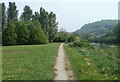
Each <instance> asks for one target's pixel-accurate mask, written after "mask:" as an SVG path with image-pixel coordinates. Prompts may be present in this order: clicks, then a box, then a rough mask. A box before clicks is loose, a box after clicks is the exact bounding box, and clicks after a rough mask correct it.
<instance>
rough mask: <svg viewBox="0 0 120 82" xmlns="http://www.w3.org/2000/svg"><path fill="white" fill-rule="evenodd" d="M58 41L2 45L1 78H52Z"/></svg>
mask: <svg viewBox="0 0 120 82" xmlns="http://www.w3.org/2000/svg"><path fill="white" fill-rule="evenodd" d="M59 45H60V43H49V44H45V45H21V46H3V54H2V69H3V70H2V79H3V80H52V79H54V77H55V74H54V64H55V61H56V59H55V58H56V56H57V52H58V48H59Z"/></svg>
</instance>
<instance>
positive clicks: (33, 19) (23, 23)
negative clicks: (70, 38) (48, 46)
mask: <svg viewBox="0 0 120 82" xmlns="http://www.w3.org/2000/svg"><path fill="white" fill-rule="evenodd" d="M1 5H2V35H3V36H2V39H3V45H15V44H19V45H21V44H44V43H48V42H53V40H54V39H55V37H56V33H57V31H58V26H57V25H58V22H57V21H56V14H54V13H53V12H52V11H51V12H50V13H49V12H48V11H46V10H45V9H44V8H42V7H41V8H40V10H39V12H37V11H36V12H35V13H34V14H33V10H32V9H31V8H30V6H28V5H25V7H24V8H23V13H22V14H21V16H20V18H18V10H17V6H16V4H15V2H9V6H8V8H7V9H6V6H5V4H4V3H2V4H1Z"/></svg>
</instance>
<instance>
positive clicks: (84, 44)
mask: <svg viewBox="0 0 120 82" xmlns="http://www.w3.org/2000/svg"><path fill="white" fill-rule="evenodd" d="M69 46H70V47H87V48H92V49H94V46H93V45H91V44H90V43H89V42H88V41H86V40H81V41H79V42H73V43H69Z"/></svg>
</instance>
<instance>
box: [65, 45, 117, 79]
mask: <svg viewBox="0 0 120 82" xmlns="http://www.w3.org/2000/svg"><path fill="white" fill-rule="evenodd" d="M114 49H115V48H114ZM65 50H66V53H67V56H68V59H69V60H70V62H71V64H72V65H71V66H72V67H71V68H72V69H73V71H74V73H75V77H76V78H77V79H78V80H117V79H118V64H117V58H116V56H115V51H114V50H113V49H112V50H113V51H114V52H110V51H111V48H110V50H109V49H103V50H102V49H100V48H95V49H87V48H79V47H69V46H68V45H65ZM113 53H114V54H113ZM109 54H112V55H109Z"/></svg>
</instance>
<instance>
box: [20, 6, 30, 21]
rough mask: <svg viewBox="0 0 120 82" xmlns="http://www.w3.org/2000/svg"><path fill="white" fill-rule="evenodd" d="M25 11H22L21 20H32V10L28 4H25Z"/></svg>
mask: <svg viewBox="0 0 120 82" xmlns="http://www.w3.org/2000/svg"><path fill="white" fill-rule="evenodd" d="M23 10H24V12H23V13H22V15H21V17H20V19H21V20H30V19H31V18H32V10H31V9H30V7H29V6H28V5H25V7H24V9H23Z"/></svg>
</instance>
